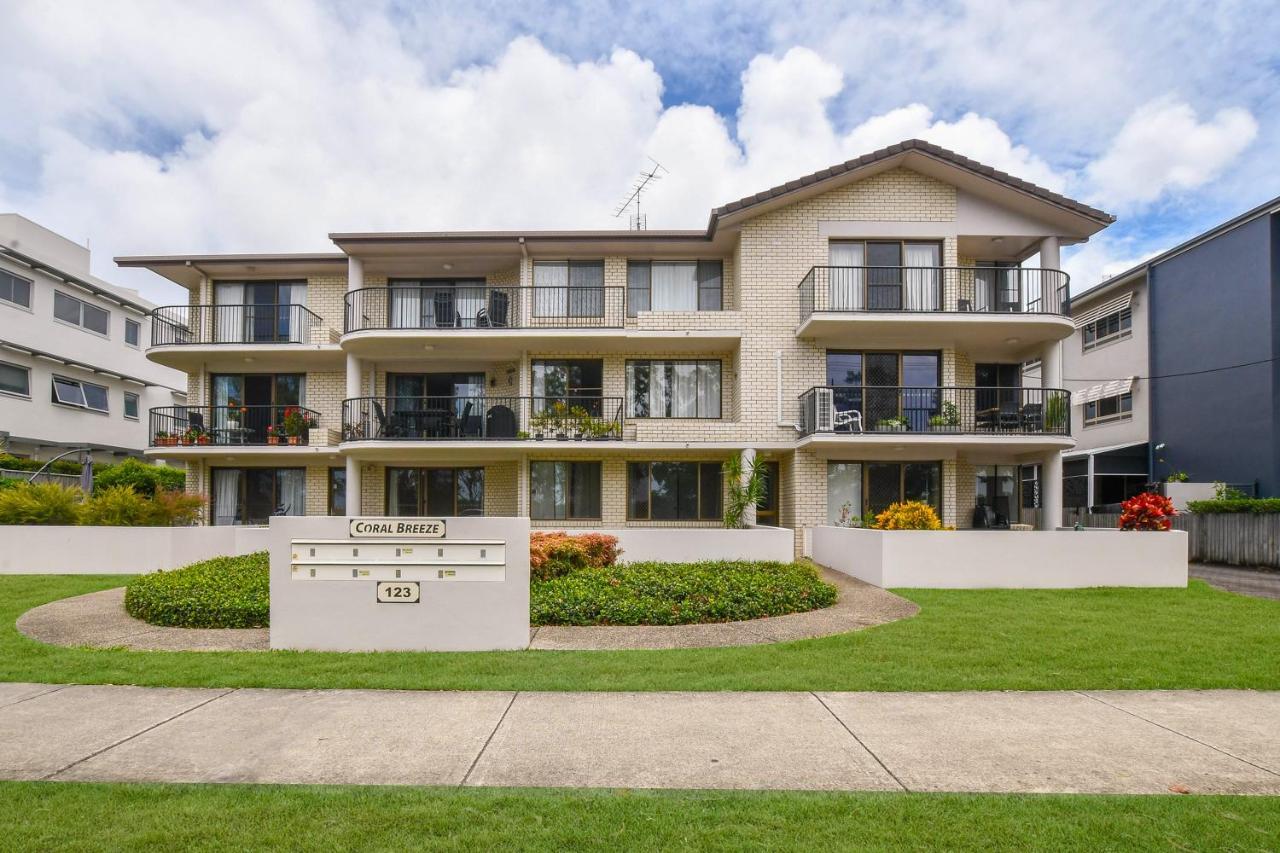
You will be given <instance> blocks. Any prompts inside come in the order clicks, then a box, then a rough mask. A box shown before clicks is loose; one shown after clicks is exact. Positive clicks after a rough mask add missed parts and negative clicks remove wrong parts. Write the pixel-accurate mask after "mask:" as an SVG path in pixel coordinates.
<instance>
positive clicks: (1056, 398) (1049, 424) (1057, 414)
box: [1044, 394, 1067, 432]
mask: <svg viewBox="0 0 1280 853" xmlns="http://www.w3.org/2000/svg"><path fill="white" fill-rule="evenodd" d="M1066 426H1067V398H1066V396H1065V395H1063V394H1053V395H1052V396H1050V397H1049V399H1048V400H1046V401H1045V404H1044V428H1045V431H1046V432H1062V430H1063V429H1064V428H1065V427H1066Z"/></svg>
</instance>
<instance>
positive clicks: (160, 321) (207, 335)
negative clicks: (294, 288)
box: [147, 305, 341, 370]
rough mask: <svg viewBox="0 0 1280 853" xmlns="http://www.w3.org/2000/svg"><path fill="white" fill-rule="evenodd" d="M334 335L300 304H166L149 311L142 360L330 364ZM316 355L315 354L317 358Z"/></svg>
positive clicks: (180, 364)
mask: <svg viewBox="0 0 1280 853" xmlns="http://www.w3.org/2000/svg"><path fill="white" fill-rule="evenodd" d="M336 343H337V336H336V334H333V333H332V332H331V330H330V329H329V328H328V327H326V326H325V324H324V320H323V319H322V318H321V317H320V316H319V315H318V314H316V313H315V312H314V311H311V310H309V309H308V308H307V307H306V306H305V305H166V306H164V307H161V308H156V309H154V310H153V311H152V312H151V346H150V347H149V348H148V350H147V355H148V357H149V358H150V359H151V360H152V361H155V362H158V363H160V364H165V365H168V366H170V367H176V368H179V369H184V370H187V369H191V368H193V367H198V366H199V365H200V364H201V363H205V362H207V360H208V359H209V357H210V356H212V357H213V358H214V359H215V360H216V359H219V358H222V359H224V360H227V361H234V360H236V359H243V354H244V353H247V352H255V353H261V352H263V351H266V352H270V351H272V350H276V351H281V352H287V353H288V354H289V357H290V359H294V358H297V357H298V356H299V355H305V357H307V358H308V359H309V360H329V361H336V360H338V359H340V358H341V354H340V353H339V352H338V349H337V347H336ZM317 354H319V355H318V356H317Z"/></svg>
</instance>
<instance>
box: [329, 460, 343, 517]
mask: <svg viewBox="0 0 1280 853" xmlns="http://www.w3.org/2000/svg"><path fill="white" fill-rule="evenodd" d="M346 514H347V469H346V468H330V469H329V515H346Z"/></svg>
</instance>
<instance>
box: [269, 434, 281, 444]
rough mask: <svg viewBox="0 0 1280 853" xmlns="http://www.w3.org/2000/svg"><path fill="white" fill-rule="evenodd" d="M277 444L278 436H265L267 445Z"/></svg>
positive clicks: (278, 441)
mask: <svg viewBox="0 0 1280 853" xmlns="http://www.w3.org/2000/svg"><path fill="white" fill-rule="evenodd" d="M279 443H280V436H278V435H269V436H267V444H279Z"/></svg>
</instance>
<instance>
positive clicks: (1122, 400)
mask: <svg viewBox="0 0 1280 853" xmlns="http://www.w3.org/2000/svg"><path fill="white" fill-rule="evenodd" d="M1110 400H1115V401H1116V410H1115V411H1114V412H1111V413H1109V414H1100V412H1101V409H1102V406H1101V405H1100V404H1101V403H1104V402H1107V401H1110ZM1126 401H1127V403H1128V405H1127V406H1126V405H1125V404H1126ZM1091 406H1092V407H1093V411H1094V414H1093V416H1092V417H1090V415H1089V408H1090V407H1091ZM1081 416H1082V418H1083V419H1084V425H1085V426H1087V427H1091V426H1102V425H1104V424H1110V423H1116V422H1118V421H1127V420H1131V419H1132V418H1133V392H1132V391H1125V392H1124V393H1123V394H1112V395H1110V396H1108V397H1099V398H1098V399H1096V400H1090V401H1089V402H1087V403H1085V404H1084V411H1083V412H1082V413H1081Z"/></svg>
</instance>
